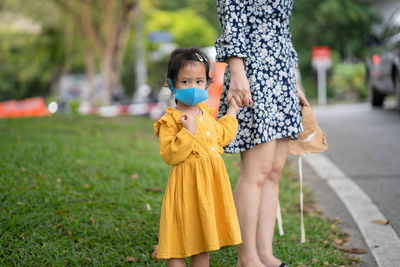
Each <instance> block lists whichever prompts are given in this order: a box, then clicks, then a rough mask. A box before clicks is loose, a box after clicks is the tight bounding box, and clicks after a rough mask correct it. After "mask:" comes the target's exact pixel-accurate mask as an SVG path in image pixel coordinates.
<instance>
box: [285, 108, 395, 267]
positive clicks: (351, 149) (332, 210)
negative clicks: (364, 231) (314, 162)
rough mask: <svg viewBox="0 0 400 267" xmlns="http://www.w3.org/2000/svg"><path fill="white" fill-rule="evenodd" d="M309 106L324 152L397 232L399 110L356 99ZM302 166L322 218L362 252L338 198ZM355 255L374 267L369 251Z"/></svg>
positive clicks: (360, 241)
mask: <svg viewBox="0 0 400 267" xmlns="http://www.w3.org/2000/svg"><path fill="white" fill-rule="evenodd" d="M313 110H314V113H315V116H316V118H317V120H318V124H319V125H320V127H321V128H322V129H323V130H324V131H325V132H326V134H327V141H328V146H329V149H328V151H327V152H325V156H327V157H328V158H329V159H330V160H331V161H332V162H334V164H335V165H336V166H338V167H339V168H340V169H341V170H342V171H343V172H344V173H345V174H346V175H347V176H348V177H350V178H351V179H352V180H353V181H354V182H356V183H357V184H358V185H359V186H360V187H361V189H362V190H363V191H364V192H365V193H366V194H367V195H369V197H370V198H371V199H372V201H373V202H374V204H375V205H376V206H377V207H378V208H379V209H380V211H381V212H382V213H383V214H384V216H385V217H386V218H387V219H388V220H389V222H390V224H391V226H392V227H393V229H394V230H395V232H396V233H397V235H398V236H400V113H399V112H398V111H397V110H396V109H395V106H394V104H393V103H389V104H388V105H386V106H385V107H384V108H383V109H376V108H371V107H370V105H369V104H367V103H362V104H346V105H333V106H326V107H314V108H313ZM289 159H290V158H289ZM291 159H293V158H291ZM295 162H296V161H295V160H294V163H295ZM304 167H305V168H304V178H305V184H306V185H307V186H308V187H310V188H311V189H313V190H314V193H315V198H316V201H317V203H318V205H319V208H320V209H321V210H322V211H323V212H324V214H325V215H326V216H327V217H329V218H332V219H335V218H339V219H340V220H341V222H342V223H341V224H340V226H341V228H342V229H343V231H344V232H347V233H348V234H350V235H351V236H352V239H351V240H350V243H349V247H353V248H361V249H364V250H366V251H368V246H367V245H366V244H365V242H364V240H363V236H362V235H361V233H360V231H359V230H358V228H357V226H356V225H355V223H354V222H353V220H352V218H351V216H350V214H349V213H348V211H347V210H346V208H345V206H344V205H343V204H342V203H341V201H340V199H339V198H338V197H337V196H336V194H335V193H334V192H333V191H332V189H331V188H330V187H329V186H328V185H327V184H326V182H324V181H322V180H321V179H318V177H317V176H316V174H315V173H314V172H313V170H312V169H311V168H307V165H306V164H305V166H304ZM355 256H360V258H361V259H362V261H363V264H362V265H361V266H377V264H376V262H375V260H374V258H373V256H372V254H371V253H368V254H365V255H355Z"/></svg>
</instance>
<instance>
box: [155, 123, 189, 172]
mask: <svg viewBox="0 0 400 267" xmlns="http://www.w3.org/2000/svg"><path fill="white" fill-rule="evenodd" d="M158 127H159V130H158V138H159V140H160V155H161V157H162V158H163V160H164V161H165V162H166V163H167V164H169V165H176V164H178V163H181V162H183V161H184V160H185V159H186V158H187V157H188V156H189V155H190V153H192V151H193V148H194V144H195V142H194V141H195V136H194V135H193V134H192V133H191V132H190V131H189V130H188V129H186V128H185V127H182V129H181V130H178V128H177V127H176V126H173V125H170V124H169V123H160V124H159V126H158ZM156 134H157V129H156Z"/></svg>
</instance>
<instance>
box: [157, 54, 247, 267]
mask: <svg viewBox="0 0 400 267" xmlns="http://www.w3.org/2000/svg"><path fill="white" fill-rule="evenodd" d="M167 75H168V79H167V81H168V85H169V87H170V89H171V90H172V92H173V93H174V94H175V99H176V108H172V107H169V108H168V109H167V110H166V114H165V115H164V116H163V117H162V118H161V119H160V120H159V121H158V122H157V123H155V124H154V129H155V135H156V136H158V138H159V140H160V155H161V156H162V158H163V159H164V161H165V162H166V163H167V164H169V165H172V169H171V172H170V175H169V179H168V184H167V187H166V190H165V195H164V199H163V204H162V210H161V221H160V236H159V246H158V258H160V259H168V261H167V266H185V257H189V256H190V257H191V258H190V261H191V266H208V265H209V254H208V252H209V251H212V250H218V249H219V248H220V247H221V246H227V245H237V244H240V243H241V242H242V240H241V235H240V229H239V223H238V220H237V215H236V209H235V205H234V202H233V197H232V191H231V185H230V182H229V178H228V174H227V172H226V169H225V165H224V161H223V159H222V157H221V154H222V153H223V148H222V147H223V146H226V145H227V144H229V143H230V142H231V141H232V140H233V138H234V137H235V135H236V132H237V120H236V113H237V110H238V106H237V104H236V102H235V101H234V100H232V101H231V104H230V106H229V109H228V111H227V115H225V116H224V117H222V118H220V119H219V120H218V121H216V120H215V119H214V117H213V115H212V114H213V113H212V110H211V109H210V107H209V106H208V105H207V104H204V103H201V101H204V100H206V99H207V98H208V95H207V87H208V82H209V80H210V77H209V63H208V59H207V57H206V56H205V55H204V54H203V53H202V52H201V51H200V50H198V49H196V48H191V49H176V50H175V51H173V52H172V54H171V56H170V59H169V62H168V73H167Z"/></svg>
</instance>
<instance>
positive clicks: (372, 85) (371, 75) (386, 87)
mask: <svg viewBox="0 0 400 267" xmlns="http://www.w3.org/2000/svg"><path fill="white" fill-rule="evenodd" d="M382 32H383V33H382V35H381V37H380V38H376V39H375V40H376V45H375V46H374V47H373V48H372V53H371V55H370V56H368V58H367V60H366V67H367V76H366V80H367V86H368V95H369V101H370V103H371V105H372V106H376V107H381V106H382V105H383V102H384V99H385V97H386V96H388V95H394V96H395V98H396V101H397V107H398V110H399V111H400V9H398V10H397V11H395V12H394V14H393V15H392V17H391V18H390V19H389V20H388V22H387V23H386V24H385V26H384V28H383V31H382Z"/></svg>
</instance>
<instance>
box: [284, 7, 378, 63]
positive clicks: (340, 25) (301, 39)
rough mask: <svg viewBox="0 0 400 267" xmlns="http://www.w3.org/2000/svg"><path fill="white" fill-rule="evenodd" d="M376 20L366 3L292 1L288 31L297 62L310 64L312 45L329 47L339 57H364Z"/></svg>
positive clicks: (371, 9) (373, 11) (372, 10)
mask: <svg viewBox="0 0 400 267" xmlns="http://www.w3.org/2000/svg"><path fill="white" fill-rule="evenodd" d="M378 21H379V15H378V14H377V12H376V11H375V10H374V9H373V8H372V7H371V5H370V3H369V1H368V0H323V1H321V0H295V1H294V7H293V16H292V20H291V30H292V33H293V42H294V46H295V48H296V49H297V51H298V52H299V55H300V57H301V59H303V61H302V62H300V63H306V64H309V62H310V57H311V55H310V53H311V48H312V47H313V46H315V45H328V46H330V47H331V48H332V49H333V50H335V51H337V52H339V54H340V55H341V57H342V58H345V57H348V56H356V57H359V58H363V57H364V56H365V54H366V52H367V50H368V46H367V44H366V43H365V40H366V37H367V35H368V34H369V33H370V29H371V26H372V24H373V23H374V22H378ZM304 60H306V61H307V62H304Z"/></svg>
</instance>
